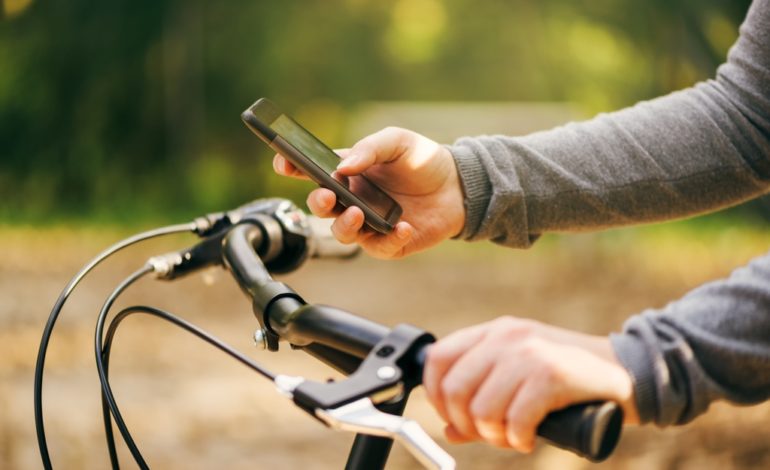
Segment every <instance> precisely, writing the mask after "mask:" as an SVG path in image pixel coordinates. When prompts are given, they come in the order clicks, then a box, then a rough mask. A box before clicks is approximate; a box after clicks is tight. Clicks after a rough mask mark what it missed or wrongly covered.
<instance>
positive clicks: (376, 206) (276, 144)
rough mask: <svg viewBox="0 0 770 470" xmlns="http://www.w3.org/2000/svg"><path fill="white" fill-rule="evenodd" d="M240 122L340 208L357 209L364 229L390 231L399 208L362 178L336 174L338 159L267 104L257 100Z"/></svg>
mask: <svg viewBox="0 0 770 470" xmlns="http://www.w3.org/2000/svg"><path fill="white" fill-rule="evenodd" d="M241 118H242V119H243V122H244V123H245V124H246V126H247V127H248V128H249V129H251V131H252V132H254V133H255V134H256V135H257V136H258V137H259V138H261V139H262V140H263V141H264V142H265V143H267V145H269V146H270V147H271V148H272V149H273V150H275V151H276V152H277V153H279V154H280V155H282V156H283V157H284V158H286V159H287V160H288V161H290V162H291V163H292V164H293V165H294V166H295V167H297V168H298V169H300V170H302V171H303V172H304V173H305V174H306V175H307V176H309V177H310V178H311V179H312V180H313V181H315V182H316V183H318V184H319V185H321V186H322V187H325V188H328V189H330V190H332V191H333V192H334V194H335V195H336V196H337V201H338V202H339V203H340V204H341V205H343V206H345V207H350V206H356V207H358V208H360V209H361V210H362V211H363V213H364V220H365V223H366V225H367V226H368V227H370V228H371V229H373V230H375V231H377V232H380V233H388V232H391V231H392V230H393V227H394V225H395V223H396V222H397V221H398V219H399V217H400V216H401V214H402V208H401V206H400V205H399V204H398V203H397V202H396V201H395V200H394V199H393V198H392V197H390V196H389V195H388V194H387V193H386V192H385V191H383V190H382V189H380V188H379V187H378V186H377V185H375V184H374V183H372V182H371V181H370V180H369V179H367V178H366V177H365V176H363V175H356V176H344V175H342V174H340V173H339V172H338V171H337V166H338V165H339V163H340V157H339V156H338V155H337V154H336V153H334V151H332V150H331V149H330V148H329V147H327V146H326V145H325V144H324V143H323V142H321V141H320V140H319V139H317V138H316V137H315V136H313V135H312V134H311V133H310V132H308V131H307V130H306V129H305V128H303V127H302V126H301V125H299V124H298V123H297V122H296V121H294V120H293V119H292V118H290V117H289V116H287V115H286V114H284V113H282V112H281V111H279V110H278V108H277V107H276V106H275V105H274V104H273V103H272V102H271V101H270V100H268V99H266V98H261V99H259V100H258V101H257V102H256V103H254V104H253V105H252V106H251V107H249V109H247V110H246V111H244V112H243V113H242V114H241Z"/></svg>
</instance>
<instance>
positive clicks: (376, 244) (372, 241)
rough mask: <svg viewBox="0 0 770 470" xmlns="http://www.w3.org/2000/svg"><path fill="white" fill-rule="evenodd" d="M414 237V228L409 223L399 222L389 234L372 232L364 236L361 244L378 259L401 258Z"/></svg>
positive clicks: (360, 240) (360, 241)
mask: <svg viewBox="0 0 770 470" xmlns="http://www.w3.org/2000/svg"><path fill="white" fill-rule="evenodd" d="M413 236H414V227H412V225H411V224H409V223H408V222H399V223H397V224H396V226H395V227H393V231H391V232H390V233H388V234H382V233H374V232H370V233H369V234H368V235H365V236H362V237H361V239H359V243H360V244H361V246H362V247H363V248H364V250H366V251H367V252H368V253H369V254H371V255H372V256H374V257H376V258H385V259H392V258H399V257H400V256H401V255H402V254H403V253H404V248H405V247H406V245H407V244H408V243H409V242H410V241H411V240H412V237H413Z"/></svg>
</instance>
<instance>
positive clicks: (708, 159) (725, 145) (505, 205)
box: [450, 0, 770, 426]
mask: <svg viewBox="0 0 770 470" xmlns="http://www.w3.org/2000/svg"><path fill="white" fill-rule="evenodd" d="M450 150H451V152H452V154H453V156H454V158H455V161H456V163H457V166H458V169H459V172H460V177H461V180H462V185H463V190H464V192H465V207H466V210H467V218H466V225H465V228H464V230H463V232H462V233H461V235H460V237H461V238H463V239H467V240H482V239H491V240H492V241H494V242H497V243H500V244H503V245H507V246H512V247H527V246H529V245H530V244H531V243H532V242H533V241H534V240H535V239H536V238H537V237H538V236H539V235H540V234H542V233H544V232H553V231H577V230H596V229H601V228H606V227H616V226H621V225H628V224H635V223H640V222H651V221H657V220H665V219H672V218H677V217H685V216H691V215H694V214H698V213H703V212H708V211H713V210H716V209H719V208H723V207H727V206H730V205H734V204H738V203H740V202H743V201H746V200H748V199H751V198H754V197H757V196H759V195H761V194H764V193H766V192H768V190H770V0H755V1H754V3H753V4H752V6H751V8H750V9H749V12H748V16H747V18H746V21H745V22H744V24H743V25H742V26H741V30H740V38H739V39H738V41H737V43H736V44H735V45H734V46H733V48H732V49H731V50H730V53H729V55H728V60H727V62H726V63H725V64H723V65H722V66H721V67H719V69H718V70H717V77H716V79H714V80H709V81H706V82H703V83H699V84H697V85H696V86H694V87H692V88H690V89H687V90H684V91H680V92H676V93H672V94H670V95H668V96H665V97H662V98H658V99H655V100H652V101H647V102H643V103H639V104H637V105H635V106H633V107H631V108H628V109H624V110H621V111H618V112H615V113H610V114H601V115H599V116H597V117H596V118H594V119H592V120H590V121H587V122H582V123H571V124H568V125H565V126H563V127H559V128H556V129H553V130H550V131H546V132H539V133H536V134H532V135H528V136H525V137H505V136H481V137H476V138H462V139H460V140H458V141H457V142H455V144H454V145H452V146H451V147H450ZM611 340H612V344H613V347H614V349H615V352H616V353H617V355H618V357H619V358H620V360H621V362H622V363H623V364H624V365H625V366H626V368H627V369H628V370H629V372H630V373H631V375H632V377H633V379H634V387H635V392H636V400H637V405H638V407H639V412H640V415H641V418H642V421H643V422H649V421H654V422H655V423H657V424H658V425H661V426H663V425H669V424H681V423H685V422H687V421H690V420H691V419H693V418H694V417H695V416H697V415H698V414H700V413H702V412H704V411H705V410H706V409H707V408H708V406H709V403H710V402H712V401H713V400H716V399H726V400H730V401H733V402H738V403H756V402H759V401H762V400H766V399H768V398H770V254H768V255H765V256H764V257H761V258H758V259H756V260H754V261H753V262H752V263H751V264H750V265H749V266H747V267H745V268H742V269H739V270H737V271H736V272H735V273H733V274H732V276H730V277H729V278H728V279H726V280H722V281H717V282H713V283H710V284H707V285H704V286H702V287H700V288H698V289H696V290H694V291H692V292H691V293H689V294H688V295H686V296H685V297H684V298H682V299H681V300H679V301H676V302H672V303H671V304H669V305H668V306H666V307H665V308H663V309H660V310H648V311H645V312H643V313H641V314H639V315H637V316H634V317H632V318H630V319H629V320H628V321H627V322H626V324H625V325H624V328H623V332H622V333H620V334H614V335H612V336H611Z"/></svg>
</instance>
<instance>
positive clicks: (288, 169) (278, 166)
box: [273, 155, 310, 180]
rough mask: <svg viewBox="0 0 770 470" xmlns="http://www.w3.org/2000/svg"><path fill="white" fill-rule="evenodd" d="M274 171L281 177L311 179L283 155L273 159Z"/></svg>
mask: <svg viewBox="0 0 770 470" xmlns="http://www.w3.org/2000/svg"><path fill="white" fill-rule="evenodd" d="M273 170H275V172H276V173H278V174H279V175H283V176H290V177H292V178H297V179H303V180H307V179H310V178H308V177H307V175H305V174H304V173H302V171H300V170H299V169H298V168H297V167H295V166H294V165H293V164H292V163H291V162H289V161H288V160H286V159H285V158H284V157H283V156H282V155H276V156H275V157H273Z"/></svg>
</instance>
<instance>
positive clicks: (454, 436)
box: [444, 424, 475, 444]
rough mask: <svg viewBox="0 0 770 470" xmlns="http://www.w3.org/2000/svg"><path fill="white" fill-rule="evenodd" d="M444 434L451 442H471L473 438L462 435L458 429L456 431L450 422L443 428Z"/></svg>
mask: <svg viewBox="0 0 770 470" xmlns="http://www.w3.org/2000/svg"><path fill="white" fill-rule="evenodd" d="M444 435H445V436H446V438H447V440H448V441H449V442H451V443H452V444H465V443H467V442H473V441H474V440H475V439H470V438H468V437H466V436H464V435H463V434H462V433H461V432H460V431H458V430H457V429H456V428H455V427H454V426H452V425H451V424H447V425H446V427H445V428H444Z"/></svg>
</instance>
